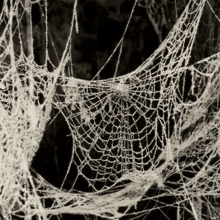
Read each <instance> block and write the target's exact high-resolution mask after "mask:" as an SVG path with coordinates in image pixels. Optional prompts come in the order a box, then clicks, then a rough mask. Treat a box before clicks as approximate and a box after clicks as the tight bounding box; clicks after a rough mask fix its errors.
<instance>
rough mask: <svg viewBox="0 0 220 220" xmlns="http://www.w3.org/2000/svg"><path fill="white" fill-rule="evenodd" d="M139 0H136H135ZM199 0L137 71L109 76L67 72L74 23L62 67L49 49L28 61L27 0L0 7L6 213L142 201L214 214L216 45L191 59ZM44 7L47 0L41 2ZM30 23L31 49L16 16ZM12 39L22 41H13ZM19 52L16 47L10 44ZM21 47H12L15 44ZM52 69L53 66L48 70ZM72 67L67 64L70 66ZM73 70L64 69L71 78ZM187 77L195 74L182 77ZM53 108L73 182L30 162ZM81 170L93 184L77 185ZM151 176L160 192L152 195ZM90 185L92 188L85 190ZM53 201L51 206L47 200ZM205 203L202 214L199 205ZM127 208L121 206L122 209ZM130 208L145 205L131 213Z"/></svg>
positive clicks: (90, 209)
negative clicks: (65, 136) (62, 123)
mask: <svg viewBox="0 0 220 220" xmlns="http://www.w3.org/2000/svg"><path fill="white" fill-rule="evenodd" d="M136 3H137V1H136ZM205 3H206V1H205V0H192V1H189V3H188V5H187V6H186V8H185V10H184V11H183V13H182V15H181V16H180V18H179V19H178V21H177V23H176V24H175V26H174V27H173V29H172V30H171V32H170V33H169V34H168V36H167V38H166V39H165V40H164V41H163V42H162V43H161V45H160V46H159V48H158V49H157V50H156V51H155V52H154V53H153V54H152V55H151V56H150V57H149V58H148V59H147V60H146V61H145V62H144V63H143V64H142V65H140V66H139V67H138V68H137V69H136V70H135V71H133V72H131V73H128V74H127V75H125V76H120V77H114V78H111V79H107V80H96V81H95V80H91V81H85V80H80V79H76V78H74V77H71V75H73V74H72V72H71V69H69V68H68V67H69V66H71V65H72V63H71V55H70V54H71V52H70V50H71V45H70V39H71V37H72V30H73V27H74V26H75V28H76V30H77V31H78V28H77V27H78V26H77V14H76V6H77V1H75V3H74V8H73V19H72V23H71V31H70V35H69V38H68V41H67V44H66V48H65V50H64V53H63V56H62V58H61V61H60V64H59V66H58V67H57V68H56V67H55V66H53V64H52V62H51V61H50V58H49V55H48V39H47V35H48V33H47V31H48V26H47V25H48V23H47V16H46V14H45V17H46V21H45V26H46V28H45V29H46V40H45V41H46V42H45V44H46V51H45V64H44V65H42V66H40V65H37V64H36V63H35V62H34V52H33V48H32V47H33V39H32V33H31V32H30V30H32V29H31V27H32V22H31V14H30V10H31V7H32V4H33V2H32V1H20V0H17V1H15V2H13V1H9V2H8V1H6V0H5V1H4V7H3V10H2V12H1V15H0V18H1V19H0V20H1V25H2V26H3V27H4V28H3V31H2V32H1V37H0V51H1V54H0V69H1V73H0V76H1V77H0V79H1V81H0V100H1V102H0V110H1V115H0V122H1V123H0V137H1V141H0V161H1V162H0V177H1V179H0V209H1V212H2V216H3V217H4V218H5V219H12V218H13V216H25V217H26V218H27V219H28V218H32V217H33V216H37V217H38V219H47V218H48V217H49V216H50V215H59V214H62V213H71V214H76V213H80V214H83V215H86V214H93V215H96V216H101V217H105V218H108V219H119V218H121V217H123V216H125V217H126V214H127V213H128V211H129V210H130V209H131V208H132V207H133V206H136V205H138V202H145V204H148V202H149V201H150V200H151V201H153V202H154V203H155V205H154V206H153V208H148V207H146V209H145V210H144V211H143V212H144V213H145V214H148V213H150V212H151V211H153V210H154V209H162V208H163V207H165V206H167V204H165V203H164V202H163V201H162V200H161V199H160V197H166V196H174V197H175V198H176V200H175V202H173V203H171V204H169V205H170V206H171V207H174V208H176V210H177V213H176V216H177V219H184V213H186V212H188V213H190V214H191V215H192V216H194V218H195V219H196V220H199V219H202V215H203V217H208V218H210V219H213V218H215V217H216V218H217V217H219V212H218V210H217V208H216V206H214V205H213V204H211V203H210V199H209V197H210V196H215V199H217V198H218V193H219V192H218V191H219V125H220V123H219V114H220V113H219V95H220V94H219V93H220V89H219V74H218V73H219V65H220V64H219V63H220V62H219V59H220V55H219V54H214V55H213V56H211V57H208V58H206V59H204V60H201V61H199V62H197V63H195V64H193V65H189V59H190V56H191V52H192V48H193V43H194V40H195V36H196V33H197V29H198V25H199V22H200V18H201V16H202V12H203V8H204V5H205ZM44 7H45V9H44V10H45V13H47V3H45V5H44ZM22 13H23V14H26V17H27V21H28V22H27V24H28V25H29V27H30V30H29V31H27V33H25V35H26V36H27V35H28V36H29V39H30V41H27V45H29V46H26V47H27V48H29V50H28V51H25V49H24V39H23V37H22V36H21V35H22V34H24V33H23V29H22V25H21V24H22V16H20V15H21V14H22ZM16 39H17V40H18V42H19V43H18V44H15V43H14V41H15V40H16ZM15 51H16V52H15ZM17 51H18V52H17ZM49 69H50V71H49ZM68 71H69V72H68ZM67 76H69V77H67ZM187 77H188V78H190V79H191V82H190V86H189V87H187V86H186V80H187ZM52 107H54V108H56V109H57V110H58V111H59V112H60V113H61V114H62V115H63V116H64V118H65V120H66V123H67V124H68V126H69V130H70V135H71V137H72V154H71V160H70V163H69V167H68V169H67V171H66V177H65V178H64V180H63V184H64V183H65V180H66V178H67V176H68V175H69V172H70V169H71V167H72V166H75V167H76V168H77V174H76V178H75V180H74V182H73V184H72V188H71V189H70V190H64V189H63V185H62V187H61V188H59V189H58V188H56V187H54V186H53V185H51V184H50V183H48V182H47V181H46V180H45V179H44V178H43V177H41V176H40V175H39V174H37V173H35V172H34V171H32V173H31V170H32V168H31V162H32V160H33V157H34V156H35V154H36V152H37V151H38V149H39V145H40V141H41V139H42V136H43V133H44V130H45V127H46V124H47V123H48V121H49V120H50V113H51V109H52ZM81 178H83V179H84V180H86V181H87V183H88V187H89V188H90V192H86V191H85V192H82V191H79V190H77V189H76V186H77V184H80V181H81ZM153 185H156V186H157V187H158V188H160V190H161V191H162V194H161V195H159V196H157V195H155V196H154V195H153V196H152V195H148V193H149V191H150V189H151V187H152V186H153ZM91 190H92V192H91ZM47 200H51V201H52V202H51V204H52V205H50V206H49V207H47V206H46V205H45V201H47ZM204 203H205V204H206V208H207V210H208V211H207V213H206V214H204V213H202V206H203V204H204ZM121 207H125V208H126V210H125V211H123V212H120V211H119V208H121ZM134 213H135V215H137V214H140V215H141V214H142V212H140V213H138V212H135V211H134Z"/></svg>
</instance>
